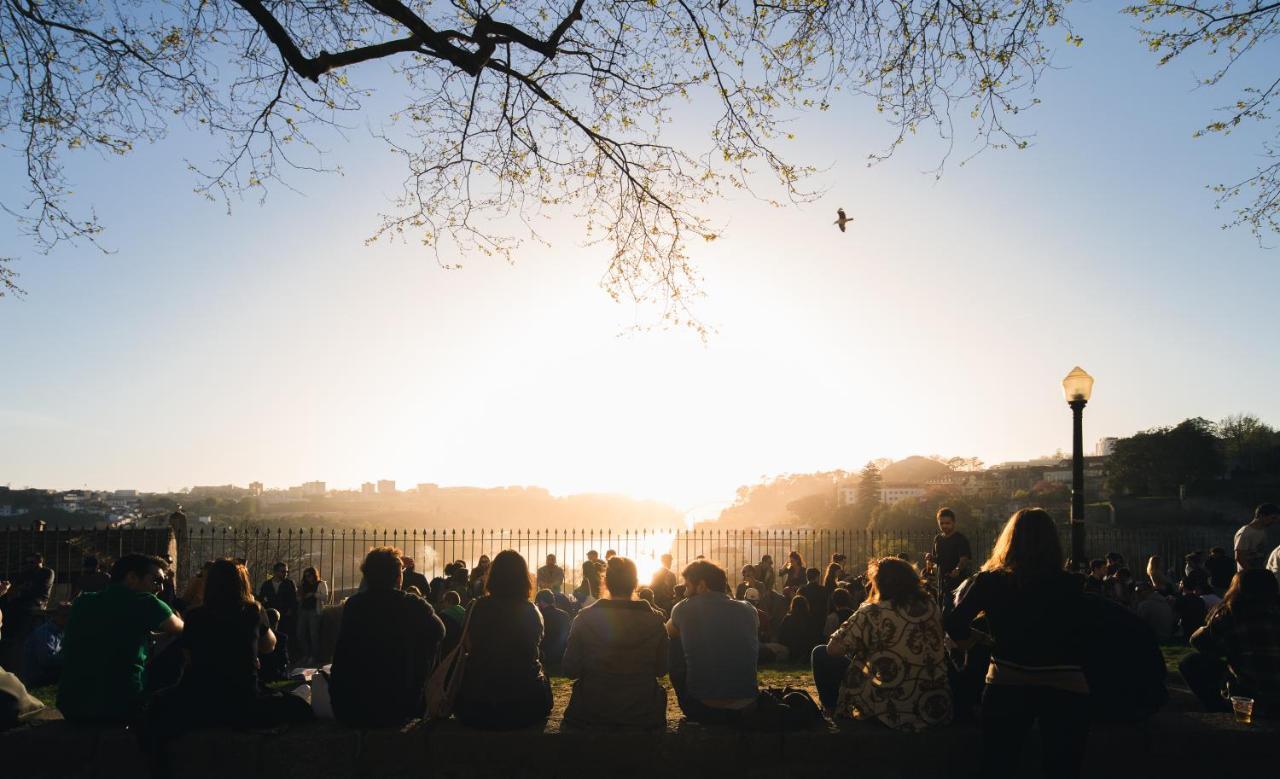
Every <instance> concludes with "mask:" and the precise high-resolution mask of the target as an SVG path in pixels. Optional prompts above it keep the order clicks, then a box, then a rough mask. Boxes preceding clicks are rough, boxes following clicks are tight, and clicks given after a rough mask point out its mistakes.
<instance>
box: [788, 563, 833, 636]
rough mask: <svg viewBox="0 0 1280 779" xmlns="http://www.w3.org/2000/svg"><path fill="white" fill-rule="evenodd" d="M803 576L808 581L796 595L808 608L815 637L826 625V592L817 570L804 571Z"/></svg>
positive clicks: (820, 574)
mask: <svg viewBox="0 0 1280 779" xmlns="http://www.w3.org/2000/svg"><path fill="white" fill-rule="evenodd" d="M805 576H806V577H808V581H807V582H806V583H805V585H804V586H803V587H801V588H800V589H799V590H798V591H797V592H796V594H797V595H800V596H802V597H803V598H804V599H805V602H806V604H807V605H808V607H809V622H810V624H811V626H812V632H813V633H814V634H815V635H817V634H819V633H821V632H822V626H823V625H825V624H826V623H827V594H828V590H827V588H826V587H824V586H823V584H822V582H821V581H820V579H821V578H822V572H821V571H819V570H818V569H817V568H810V569H808V570H807V571H805ZM812 648H813V647H809V648H808V649H805V652H804V655H801V657H804V656H805V655H808V654H809V649H812Z"/></svg>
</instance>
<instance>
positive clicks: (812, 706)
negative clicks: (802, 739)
mask: <svg viewBox="0 0 1280 779" xmlns="http://www.w3.org/2000/svg"><path fill="white" fill-rule="evenodd" d="M821 721H822V710H821V709H819V708H818V704H816V703H814V701H813V696H811V695H809V693H808V692H807V691H805V690H800V689H797V688H795V687H768V688H765V689H763V690H761V691H760V693H759V695H757V696H756V705H755V709H754V710H753V711H752V712H751V714H750V715H749V716H748V717H747V718H746V720H745V721H744V722H743V724H744V726H745V727H746V728H748V729H749V730H759V731H765V732H770V733H774V732H780V731H788V730H804V729H807V728H811V727H813V726H814V725H815V724H816V723H818V722H821Z"/></svg>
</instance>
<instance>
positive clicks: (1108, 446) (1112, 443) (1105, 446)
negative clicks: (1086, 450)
mask: <svg viewBox="0 0 1280 779" xmlns="http://www.w3.org/2000/svg"><path fill="white" fill-rule="evenodd" d="M1119 440H1120V439H1119V438H1116V437H1115V436H1109V437H1107V438H1102V439H1099V440H1098V443H1097V444H1096V445H1095V446H1094V447H1093V454H1094V456H1095V457H1110V456H1111V455H1113V454H1115V451H1116V442H1118V441H1119Z"/></svg>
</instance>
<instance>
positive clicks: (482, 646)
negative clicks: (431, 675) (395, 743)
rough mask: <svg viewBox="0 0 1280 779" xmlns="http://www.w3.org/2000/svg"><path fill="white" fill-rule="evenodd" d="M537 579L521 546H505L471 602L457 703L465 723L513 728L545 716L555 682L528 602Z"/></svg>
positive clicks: (534, 609)
mask: <svg viewBox="0 0 1280 779" xmlns="http://www.w3.org/2000/svg"><path fill="white" fill-rule="evenodd" d="M532 596H533V580H532V579H531V578H530V576H529V564H528V563H527V562H525V559H524V558H523V557H521V556H520V553H519V552H516V551H513V550H511V549H504V550H503V551H501V552H499V553H498V554H497V556H495V557H494V558H493V562H492V563H490V564H489V566H488V572H487V575H486V576H485V578H484V596H483V597H480V598H477V599H476V600H475V601H473V602H472V603H471V606H470V614H469V615H468V617H467V619H468V620H469V621H468V624H467V627H466V629H465V635H464V636H463V639H462V640H463V641H464V642H465V644H466V646H467V648H468V650H469V652H470V654H469V656H468V658H467V666H466V671H465V672H464V673H463V676H462V689H461V690H460V691H459V693H458V700H457V701H456V702H455V706H454V709H455V711H456V712H457V715H458V719H460V720H462V722H463V723H464V724H466V725H469V726H471V727H476V728H487V729H490V730H509V729H512V728H522V727H525V726H527V725H532V724H533V723H535V722H538V721H540V720H545V719H546V718H547V716H548V715H549V714H550V713H551V683H550V681H549V680H548V679H547V676H546V674H545V673H543V670H542V662H541V661H540V659H539V649H540V648H541V645H542V636H543V624H542V614H541V612H539V611H538V609H537V607H535V606H534V605H533V603H531V602H530V599H531V597H532Z"/></svg>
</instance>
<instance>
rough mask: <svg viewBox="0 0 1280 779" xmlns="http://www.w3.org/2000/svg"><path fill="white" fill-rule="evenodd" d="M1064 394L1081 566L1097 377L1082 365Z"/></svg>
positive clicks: (1075, 550)
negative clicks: (1087, 430) (1087, 415)
mask: <svg viewBox="0 0 1280 779" xmlns="http://www.w3.org/2000/svg"><path fill="white" fill-rule="evenodd" d="M1062 394H1063V395H1064V396H1065V397H1066V399H1067V405H1068V406H1070V407H1071V417H1072V429H1071V559H1072V560H1074V561H1075V564H1076V566H1077V567H1079V566H1081V565H1085V564H1086V560H1085V556H1084V406H1085V404H1086V403H1088V402H1089V396H1090V395H1092V394H1093V377H1092V376H1090V375H1089V374H1087V373H1085V372H1084V371H1083V370H1082V369H1081V368H1080V366H1078V365H1077V366H1076V367H1075V368H1072V369H1071V373H1068V374H1067V377H1066V378H1065V379H1063V380H1062Z"/></svg>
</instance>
